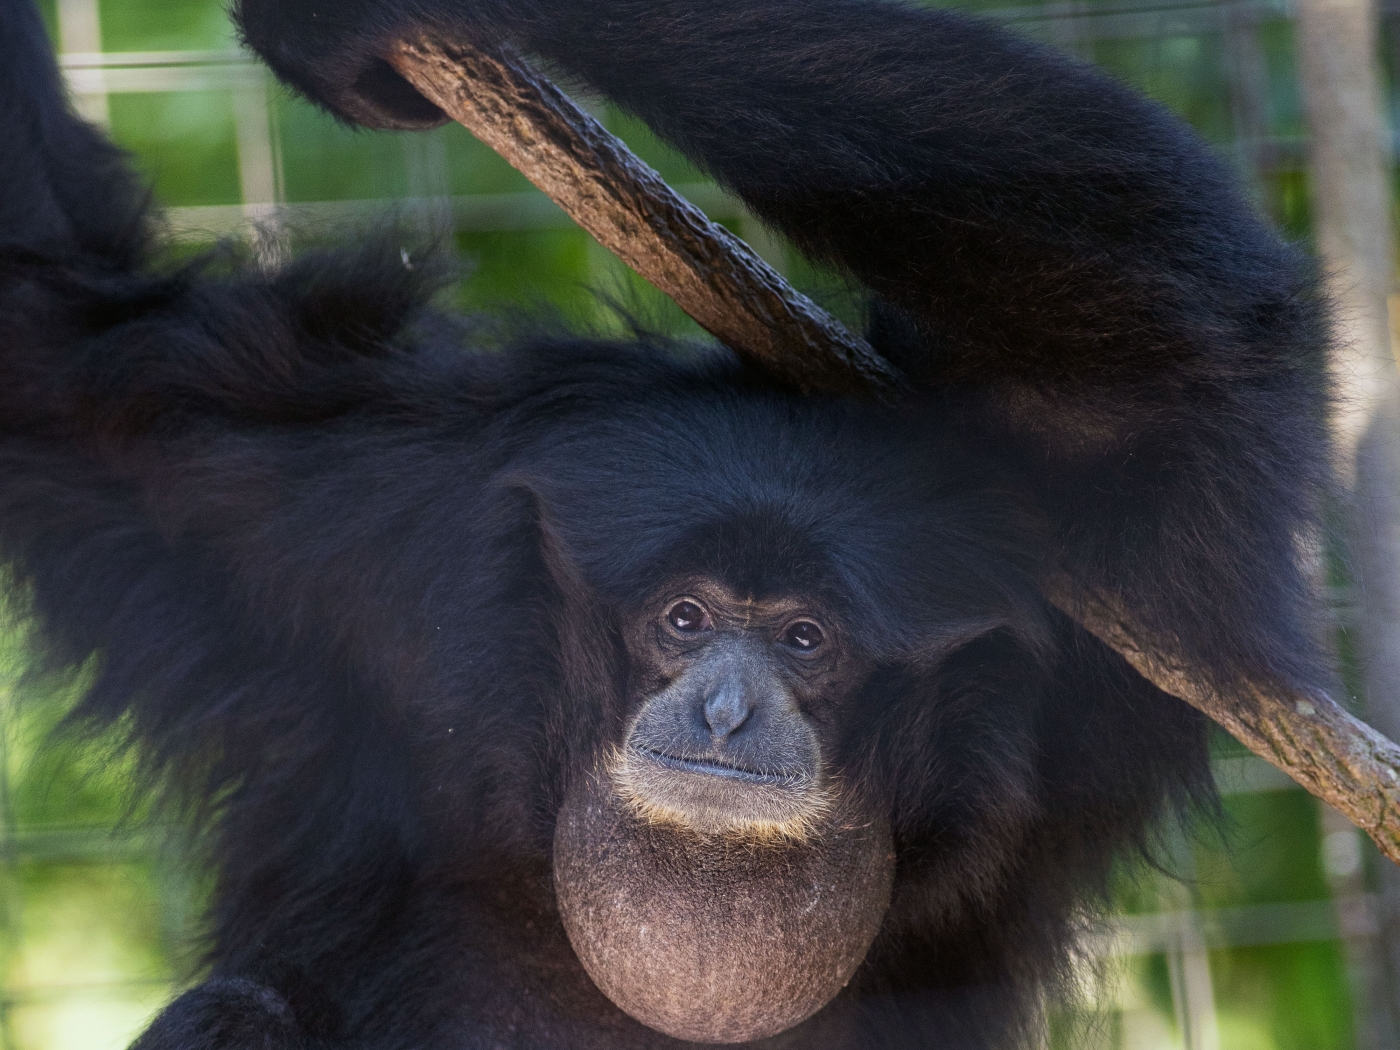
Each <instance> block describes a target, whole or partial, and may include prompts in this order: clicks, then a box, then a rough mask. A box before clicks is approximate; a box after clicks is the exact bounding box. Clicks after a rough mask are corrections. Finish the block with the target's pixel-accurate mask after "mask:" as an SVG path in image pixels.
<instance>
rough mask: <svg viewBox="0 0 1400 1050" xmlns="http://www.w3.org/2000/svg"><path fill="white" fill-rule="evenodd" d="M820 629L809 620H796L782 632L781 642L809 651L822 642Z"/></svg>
mask: <svg viewBox="0 0 1400 1050" xmlns="http://www.w3.org/2000/svg"><path fill="white" fill-rule="evenodd" d="M823 637H825V636H824V635H823V634H822V629H821V628H820V627H818V626H817V625H816V624H814V623H813V622H812V621H811V620H798V621H797V622H796V623H795V624H793V625H792V626H791V627H789V628H788V629H787V631H786V632H785V633H784V634H783V644H784V645H790V646H792V647H793V648H794V649H798V650H801V651H802V652H810V651H811V650H813V649H815V648H816V647H817V646H819V645H821V644H822V638H823Z"/></svg>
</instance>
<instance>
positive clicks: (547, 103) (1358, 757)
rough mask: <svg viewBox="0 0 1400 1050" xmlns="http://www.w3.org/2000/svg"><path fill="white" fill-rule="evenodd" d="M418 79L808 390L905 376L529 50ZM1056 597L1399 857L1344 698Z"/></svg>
mask: <svg viewBox="0 0 1400 1050" xmlns="http://www.w3.org/2000/svg"><path fill="white" fill-rule="evenodd" d="M390 60H391V61H392V62H393V64H394V66H395V68H396V69H397V70H398V71H399V72H400V73H401V74H402V75H403V76H404V77H406V78H407V79H408V80H409V81H410V82H411V83H412V84H413V85H414V86H415V87H416V88H417V89H418V90H419V91H421V92H422V93H423V94H424V95H425V96H426V97H428V98H429V99H431V100H432V101H433V102H435V103H436V104H437V105H438V106H439V107H440V108H441V109H442V110H443V111H444V112H445V113H447V114H448V115H449V116H451V117H452V118H453V119H454V120H456V121H458V122H459V123H461V124H463V125H465V126H466V127H467V128H468V130H470V131H471V132H472V133H473V134H475V135H476V136H477V137H478V138H480V139H481V140H482V141H484V142H486V143H487V144H488V145H490V146H491V147H492V148H493V149H495V150H496V151H497V152H499V153H500V154H501V155H502V156H503V157H505V159H506V160H508V161H509V162H510V163H511V164H513V165H514V166H515V167H516V168H518V169H519V170H520V171H522V172H523V173H524V174H525V175H526V176H527V177H528V178H529V179H530V180H531V181H532V182H533V183H534V184H535V185H536V186H538V187H539V188H540V189H542V190H543V191H544V192H545V193H547V194H549V196H551V197H552V198H554V200H555V201H557V202H558V203H559V205H560V206H561V207H562V208H563V209H564V210H565V211H567V212H568V213H569V214H570V215H571V216H572V217H573V218H574V219H575V221H577V222H578V223H579V225H580V226H582V227H583V228H584V229H586V230H588V231H589V232H590V233H591V234H593V236H594V237H596V238H597V239H598V241H599V242H600V243H601V244H603V245H605V246H606V247H608V248H609V249H611V250H612V251H614V252H616V253H617V254H618V255H619V256H620V257H621V258H622V259H623V260H624V261H626V262H627V263H628V264H629V265H630V266H632V267H633V268H634V269H635V270H637V272H638V273H640V274H641V275H642V276H643V277H645V278H646V279H647V280H649V281H650V282H651V283H652V284H654V285H655V286H656V287H657V288H659V289H660V290H661V291H663V292H665V293H667V294H668V295H670V296H671V297H672V298H674V299H675V300H676V302H677V303H679V304H680V306H681V307H682V308H683V309H684V310H685V311H686V312H687V313H689V314H690V315H691V316H692V317H694V318H695V319H696V320H697V321H699V322H700V324H701V325H702V326H704V327H705V328H706V329H708V330H709V331H710V332H712V333H714V334H715V335H716V336H717V337H718V338H720V339H721V340H722V341H724V342H726V343H727V344H729V345H730V346H732V347H734V349H735V350H736V351H738V352H740V353H744V354H747V355H749V356H751V357H753V358H755V359H756V360H758V361H761V362H762V363H763V364H764V366H765V367H767V368H769V369H770V370H772V371H774V372H775V373H777V374H779V375H782V376H785V377H787V378H788V379H790V380H791V381H792V382H793V383H795V384H796V385H798V386H799V387H801V388H803V389H808V390H825V391H834V392H843V391H859V390H862V389H869V388H870V387H871V385H872V384H873V385H874V386H876V387H877V388H878V387H880V386H887V385H890V384H893V383H895V382H897V377H896V376H895V375H894V374H893V373H892V371H891V369H890V367H889V366H888V365H887V364H885V363H884V362H883V361H882V360H881V359H880V358H879V357H878V355H876V354H875V353H874V352H873V351H872V350H871V349H870V348H869V347H868V346H867V345H866V344H864V343H863V342H862V341H861V340H859V339H857V338H856V337H855V336H853V335H851V334H850V333H849V332H846V331H845V330H844V329H843V328H842V327H841V326H840V325H839V324H838V323H837V322H836V321H835V320H833V319H832V318H830V317H829V316H827V315H826V314H824V313H822V312H821V311H820V310H818V309H817V308H816V307H815V306H813V305H812V304H811V303H810V302H808V301H807V300H806V299H805V298H803V297H802V296H800V295H799V294H798V293H797V292H795V291H793V290H792V289H791V288H790V287H789V286H788V285H787V284H786V282H785V281H784V280H783V278H782V277H781V276H780V275H779V274H778V273H776V272H775V271H774V270H773V269H772V268H771V267H769V266H767V265H766V264H765V263H763V262H762V260H761V259H759V258H758V257H757V256H756V255H754V254H753V253H752V252H751V251H749V249H748V248H747V247H746V246H744V245H743V244H742V242H740V241H738V240H737V239H736V238H734V237H732V236H731V235H729V234H728V233H727V232H726V231H724V230H723V229H721V228H719V227H717V226H714V225H713V224H712V223H710V222H709V221H708V220H707V219H705V217H704V216H703V215H701V214H700V213H699V212H698V211H697V210H696V209H694V208H693V207H692V206H691V205H689V204H687V203H686V202H685V201H683V200H682V199H681V198H679V197H678V196H677V195H676V194H675V193H674V191H672V190H671V189H670V187H668V186H667V185H666V184H665V182H663V181H662V180H661V178H660V177H659V176H658V175H657V174H656V173H655V172H654V171H652V170H651V169H650V168H648V167H647V166H646V165H645V164H643V163H642V162H641V161H640V160H638V159H637V158H636V157H635V156H633V155H632V154H631V152H630V151H629V150H628V149H627V147H626V146H625V145H624V144H623V143H622V142H621V141H620V140H618V139H617V138H615V137H614V136H612V135H611V134H610V133H609V132H608V131H607V130H606V129H604V128H603V127H602V126H601V125H599V124H598V123H597V122H596V121H594V120H593V119H592V118H591V117H589V116H588V115H587V114H585V113H583V112H582V111H581V110H579V109H578V108H577V107H576V106H575V105H574V104H573V103H572V102H570V101H569V99H568V98H567V97H566V96H565V95H563V93H562V92H560V91H559V90H558V89H557V88H556V87H554V86H553V85H552V84H550V83H549V82H548V81H547V80H544V79H543V78H542V77H540V76H539V75H538V74H535V73H534V72H532V71H530V70H529V69H528V67H527V66H525V65H524V63H522V62H521V61H520V60H518V59H516V58H514V57H510V56H506V57H502V56H499V55H488V54H484V53H482V52H480V51H477V50H475V49H472V48H470V47H468V46H463V45H461V44H452V45H444V44H440V43H436V42H433V41H428V40H418V41H411V42H407V43H404V44H403V45H401V46H400V48H399V50H398V51H397V52H396V53H395V54H394V55H392V56H391V59H390ZM1047 587H1048V591H1049V593H1050V594H1051V597H1052V600H1057V601H1058V603H1059V604H1060V605H1061V607H1062V608H1064V609H1065V610H1066V611H1067V612H1069V613H1070V614H1071V615H1072V616H1075V617H1076V618H1077V619H1078V620H1079V621H1080V622H1081V623H1083V624H1084V625H1085V626H1086V627H1087V628H1088V629H1089V630H1090V631H1092V632H1093V633H1094V634H1096V635H1098V636H1099V637H1100V638H1102V639H1103V640H1104V641H1105V642H1107V643H1108V644H1109V645H1110V646H1112V647H1113V648H1114V649H1116V650H1117V651H1118V652H1119V653H1121V654H1122V655H1123V656H1124V657H1125V658H1126V659H1127V660H1128V661H1129V662H1130V663H1131V664H1132V665H1133V666H1134V667H1135V668H1136V669H1137V670H1138V671H1139V673H1141V674H1142V675H1143V676H1144V677H1145V678H1147V679H1148V680H1149V681H1151V682H1153V683H1154V684H1155V685H1157V686H1158V687H1159V688H1161V689H1164V690H1165V691H1167V692H1169V693H1172V694H1174V695H1176V696H1179V697H1181V699H1183V700H1185V701H1186V702H1187V703H1190V704H1192V705H1193V706H1195V707H1197V708H1199V709H1200V710H1202V711H1204V712H1205V713H1206V714H1207V715H1209V716H1210V717H1211V718H1213V719H1215V720H1216V721H1217V722H1219V723H1220V725H1221V726H1223V727H1224V728H1225V729H1226V730H1227V731H1228V732H1230V733H1231V734H1232V735H1233V736H1235V737H1236V738H1238V739H1239V740H1240V741H1242V742H1243V743H1244V744H1245V746H1246V747H1248V748H1249V749H1250V750H1251V751H1253V752H1254V753H1255V754H1257V755H1260V756H1261V757H1262V758H1264V759H1266V760H1268V761H1269V762H1271V763H1273V764H1274V765H1275V766H1277V767H1278V768H1279V769H1281V770H1283V771H1284V772H1285V773H1287V774H1288V775H1289V776H1290V777H1292V778H1293V779H1294V780H1296V781H1297V782H1298V783H1299V784H1301V785H1302V786H1303V787H1305V788H1307V789H1308V790H1309V791H1311V792H1312V793H1313V794H1315V795H1317V796H1318V797H1319V798H1322V799H1324V800H1325V801H1327V802H1329V803H1331V804H1332V805H1333V806H1335V807H1336V808H1337V809H1338V810H1340V811H1341V812H1342V813H1345V814H1346V815H1347V816H1348V817H1349V818H1350V819H1351V820H1352V821H1354V822H1355V823H1356V824H1357V826H1359V827H1361V828H1362V829H1363V830H1365V831H1366V832H1367V834H1369V835H1370V836H1371V837H1372V838H1373V839H1374V840H1375V841H1376V844H1377V845H1378V846H1379V847H1380V849H1381V851H1382V852H1383V853H1384V854H1385V855H1386V856H1387V857H1389V858H1390V859H1391V860H1393V861H1395V862H1397V863H1400V747H1397V746H1396V745H1395V744H1394V743H1392V742H1391V741H1390V740H1388V739H1386V738H1385V737H1384V736H1382V735H1381V734H1379V733H1377V732H1376V731H1375V730H1373V729H1371V728H1370V727H1368V726H1366V725H1365V724H1363V723H1362V722H1359V721H1358V720H1357V719H1355V718H1353V717H1352V716H1351V715H1349V714H1347V713H1346V712H1345V711H1344V710H1342V708H1341V707H1339V706H1338V705H1337V704H1336V703H1335V702H1334V701H1333V700H1331V698H1329V697H1327V696H1324V695H1314V694H1308V695H1303V694H1301V693H1298V694H1293V693H1288V694H1282V693H1276V692H1275V693H1270V692H1265V691H1261V690H1255V691H1254V693H1253V695H1252V696H1247V697H1244V698H1234V697H1224V696H1221V695H1220V694H1219V693H1217V692H1216V691H1215V690H1213V689H1212V688H1211V687H1210V686H1209V685H1208V684H1207V683H1206V681H1205V680H1204V679H1203V678H1202V677H1201V676H1199V675H1194V674H1192V672H1191V670H1190V669H1189V668H1183V667H1178V666H1175V665H1174V664H1173V663H1172V662H1171V661H1169V660H1167V659H1165V658H1163V657H1162V656H1161V655H1159V654H1157V653H1155V652H1154V651H1153V649H1152V647H1151V645H1150V644H1148V643H1145V642H1143V641H1140V640H1139V639H1138V637H1137V635H1136V634H1135V632H1134V631H1133V629H1132V626H1131V618H1130V617H1129V616H1128V615H1127V614H1126V613H1125V612H1124V611H1122V610H1111V609H1108V608H1107V607H1105V606H1103V605H1102V604H1099V603H1097V602H1094V601H1092V600H1090V601H1084V600H1082V599H1079V598H1076V599H1074V600H1073V601H1071V600H1069V599H1068V598H1066V597H1065V595H1068V594H1071V593H1072V591H1071V590H1070V589H1068V588H1058V587H1055V586H1054V585H1053V584H1047Z"/></svg>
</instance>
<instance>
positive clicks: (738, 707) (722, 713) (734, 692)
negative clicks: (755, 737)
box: [705, 687, 750, 740]
mask: <svg viewBox="0 0 1400 1050" xmlns="http://www.w3.org/2000/svg"><path fill="white" fill-rule="evenodd" d="M749 712H750V707H749V704H748V701H747V700H745V699H744V694H743V690H740V689H734V688H732V687H721V688H719V689H718V690H716V691H715V692H714V693H713V694H712V695H711V696H710V697H709V698H708V699H707V700H706V701H705V724H706V725H708V726H709V727H710V735H711V736H712V737H714V738H715V739H716V740H723V739H724V738H725V737H727V736H729V735H730V734H731V733H733V732H734V731H735V730H736V729H738V728H739V727H740V726H741V725H743V724H744V722H745V721H746V720H747V719H748V717H749Z"/></svg>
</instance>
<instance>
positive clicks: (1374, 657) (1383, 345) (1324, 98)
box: [1296, 0, 1400, 1047]
mask: <svg viewBox="0 0 1400 1050" xmlns="http://www.w3.org/2000/svg"><path fill="white" fill-rule="evenodd" d="M1296 10H1297V47H1298V60H1299V72H1300V75H1301V79H1302V88H1303V99H1304V105H1305V108H1306V112H1307V117H1308V124H1309V128H1310V132H1311V136H1310V137H1311V145H1310V151H1309V174H1310V178H1311V186H1312V207H1313V230H1314V231H1315V234H1316V239H1317V248H1318V252H1319V254H1320V256H1321V259H1322V264H1323V266H1324V267H1325V273H1326V280H1327V290H1328V294H1329V295H1330V297H1331V299H1332V301H1333V304H1334V311H1335V315H1334V324H1335V326H1336V335H1337V347H1338V349H1337V356H1336V383H1337V393H1338V395H1339V398H1340V404H1339V406H1338V411H1337V420H1336V424H1337V425H1336V434H1337V443H1338V452H1339V455H1340V466H1341V468H1342V471H1343V476H1344V477H1345V478H1346V480H1347V481H1348V482H1349V483H1350V485H1351V493H1350V496H1351V499H1350V503H1349V507H1348V511H1349V519H1350V536H1349V539H1350V548H1351V558H1350V561H1351V565H1350V568H1351V575H1352V576H1353V578H1354V580H1355V584H1356V594H1357V600H1356V608H1355V610H1354V613H1355V615H1354V617H1353V618H1352V620H1351V623H1352V624H1353V625H1354V626H1353V627H1350V628H1349V630H1350V631H1351V633H1352V638H1353V639H1354V642H1355V649H1354V651H1355V653H1356V656H1357V672H1358V675H1359V684H1360V685H1361V688H1362V691H1363V697H1364V703H1365V710H1366V716H1367V719H1368V720H1369V721H1370V722H1371V724H1372V725H1374V726H1375V727H1376V728H1378V729H1380V730H1381V731H1382V732H1384V733H1385V734H1386V735H1388V736H1390V737H1391V738H1392V739H1393V738H1394V737H1395V736H1396V734H1397V733H1400V372H1397V369H1396V365H1395V358H1394V356H1393V354H1392V350H1391V338H1390V325H1389V321H1388V316H1387V306H1386V304H1387V298H1388V296H1389V294H1390V292H1391V290H1392V285H1393V281H1394V271H1393V262H1392V250H1393V243H1392V233H1391V224H1390V185H1389V170H1388V152H1389V151H1388V148H1387V146H1388V131H1387V129H1386V126H1385V123H1384V121H1383V119H1382V115H1381V87H1380V76H1379V72H1378V69H1377V65H1378V63H1377V61H1376V43H1377V42H1376V25H1377V22H1376V18H1377V13H1376V9H1375V6H1374V3H1373V0H1299V2H1298V4H1297V8H1296ZM1381 881H1382V901H1383V910H1384V912H1385V914H1384V916H1382V929H1383V931H1384V932H1383V938H1384V940H1385V944H1386V949H1387V950H1386V956H1387V958H1386V960H1385V962H1386V963H1387V964H1388V965H1386V967H1385V969H1386V970H1387V971H1388V976H1387V979H1386V980H1385V981H1383V982H1382V985H1383V988H1384V991H1383V995H1382V998H1384V999H1385V1000H1388V1002H1386V1003H1377V1004H1376V1006H1378V1007H1387V1008H1388V1009H1386V1010H1384V1011H1383V1012H1385V1013H1389V1015H1390V1017H1389V1018H1388V1019H1387V1020H1388V1021H1389V1023H1381V1024H1377V1019H1376V1018H1375V1017H1373V1018H1372V1019H1371V1023H1370V1024H1365V1025H1363V1026H1362V1030H1363V1032H1365V1031H1367V1030H1369V1032H1370V1033H1371V1034H1372V1037H1373V1039H1374V1040H1375V1042H1374V1043H1373V1045H1378V1046H1386V1047H1393V1046H1394V1045H1395V1025H1394V1019H1395V1018H1396V1017H1400V868H1396V867H1394V866H1392V865H1388V864H1387V865H1382V866H1381ZM1362 968H1363V969H1365V968H1366V967H1364V966H1363V967H1362ZM1372 968H1374V967H1372ZM1357 976H1360V975H1359V974H1358V975H1357ZM1373 987H1375V985H1374V984H1373Z"/></svg>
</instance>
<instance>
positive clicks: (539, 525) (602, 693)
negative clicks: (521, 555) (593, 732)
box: [510, 475, 626, 753]
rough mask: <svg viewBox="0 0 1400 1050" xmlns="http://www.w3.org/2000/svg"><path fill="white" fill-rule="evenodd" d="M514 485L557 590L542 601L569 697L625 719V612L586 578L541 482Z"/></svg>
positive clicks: (518, 479)
mask: <svg viewBox="0 0 1400 1050" xmlns="http://www.w3.org/2000/svg"><path fill="white" fill-rule="evenodd" d="M510 487H511V489H512V490H513V492H514V493H517V494H518V495H519V497H520V498H521V499H522V500H523V501H525V503H526V505H527V507H528V514H529V517H530V519H532V522H533V525H534V530H533V531H534V541H535V543H536V544H537V551H538V557H539V559H540V564H541V567H542V568H543V570H544V574H545V576H546V578H547V581H548V586H549V589H550V591H551V592H552V593H551V594H549V595H547V596H545V595H542V596H540V597H539V598H538V599H537V600H538V601H539V602H540V604H541V611H542V612H543V613H544V615H545V616H546V617H547V618H548V620H549V625H550V627H551V629H552V633H553V636H554V644H555V647H556V650H555V651H556V655H557V658H558V660H559V669H560V674H561V677H562V680H563V683H564V686H565V695H566V696H567V697H570V698H573V699H576V700H578V701H579V702H582V703H590V704H595V705H596V704H598V703H600V702H601V703H603V705H604V707H605V713H606V714H607V715H608V716H610V717H611V716H615V717H616V718H617V719H619V720H620V719H621V717H622V708H623V704H622V691H623V677H624V675H625V669H626V647H625V644H624V642H623V639H622V632H621V629H620V627H621V625H620V623H619V610H617V609H616V608H615V607H613V606H612V605H611V604H610V603H608V602H606V601H604V600H603V597H602V596H601V595H600V594H599V593H598V591H597V589H596V588H595V587H593V586H592V585H591V584H590V583H589V581H588V580H587V578H586V577H585V576H584V573H583V572H582V570H581V567H580V563H579V560H578V558H577V557H576V556H575V553H574V551H573V550H572V549H571V547H570V544H569V542H568V539H567V535H566V530H565V529H564V528H563V527H562V525H561V522H560V521H559V520H558V517H557V513H556V510H555V507H554V505H553V503H552V501H551V500H550V499H549V497H548V495H547V494H546V492H545V491H544V490H545V488H546V486H545V485H544V484H543V483H542V482H541V480H540V479H538V478H532V477H528V476H525V475H517V476H515V477H513V478H512V479H511V480H510ZM609 728H617V727H615V726H609ZM591 753H596V751H593V752H591Z"/></svg>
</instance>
